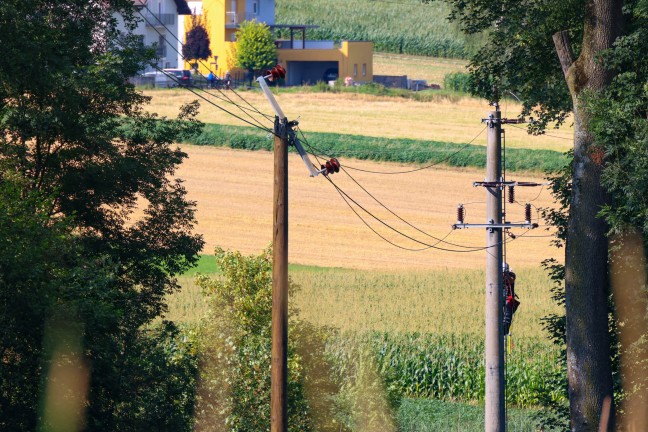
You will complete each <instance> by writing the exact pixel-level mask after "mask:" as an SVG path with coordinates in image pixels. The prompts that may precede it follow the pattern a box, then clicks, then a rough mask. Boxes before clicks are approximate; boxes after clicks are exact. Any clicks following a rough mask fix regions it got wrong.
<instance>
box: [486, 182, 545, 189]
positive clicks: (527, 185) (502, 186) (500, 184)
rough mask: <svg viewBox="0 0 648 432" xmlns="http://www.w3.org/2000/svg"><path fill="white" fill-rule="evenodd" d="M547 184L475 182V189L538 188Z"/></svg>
mask: <svg viewBox="0 0 648 432" xmlns="http://www.w3.org/2000/svg"><path fill="white" fill-rule="evenodd" d="M547 185H549V183H548V182H546V183H537V182H526V181H494V182H492V181H476V182H473V187H478V186H482V187H487V188H497V187H498V188H500V189H501V188H504V187H506V186H519V187H537V186H547Z"/></svg>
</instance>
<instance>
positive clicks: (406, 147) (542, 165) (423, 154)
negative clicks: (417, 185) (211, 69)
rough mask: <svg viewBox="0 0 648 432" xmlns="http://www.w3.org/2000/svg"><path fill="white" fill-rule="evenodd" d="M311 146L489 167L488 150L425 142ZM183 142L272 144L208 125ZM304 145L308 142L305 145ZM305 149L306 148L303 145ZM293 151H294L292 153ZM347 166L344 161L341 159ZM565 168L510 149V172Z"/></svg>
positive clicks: (542, 155) (342, 140)
mask: <svg viewBox="0 0 648 432" xmlns="http://www.w3.org/2000/svg"><path fill="white" fill-rule="evenodd" d="M307 138H308V143H309V144H310V145H311V146H312V147H313V148H315V149H317V151H316V152H318V153H326V154H328V155H331V156H335V157H338V158H344V157H350V158H356V159H366V160H376V161H388V162H402V163H418V164H431V163H435V162H441V163H443V164H445V165H449V166H459V167H468V166H470V167H479V168H483V167H484V166H485V163H486V148H485V147H484V146H478V145H467V144H454V143H445V142H438V141H423V140H414V139H406V138H379V137H368V136H361V135H341V134H334V133H323V132H309V133H308V134H307ZM183 141H184V142H187V143H189V144H197V145H214V146H225V147H230V148H235V149H244V150H272V140H270V139H267V137H266V136H265V134H263V133H262V132H260V131H258V130H257V129H253V128H250V127H242V126H222V125H217V124H209V125H206V126H205V128H204V130H203V132H202V133H201V134H200V135H197V136H184V138H183ZM304 143H305V142H304ZM304 145H305V144H304ZM291 151H294V150H292V149H291ZM340 160H341V162H342V165H344V159H340ZM564 164H565V156H564V155H562V154H561V153H559V152H556V151H551V150H527V149H515V148H511V149H507V150H506V169H507V170H508V171H540V170H553V169H557V168H558V167H560V166H563V165H564Z"/></svg>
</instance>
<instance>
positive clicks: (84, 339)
mask: <svg viewBox="0 0 648 432" xmlns="http://www.w3.org/2000/svg"><path fill="white" fill-rule="evenodd" d="M117 17H119V18H117ZM0 23H2V24H0V44H1V45H2V47H3V52H4V55H3V56H2V57H1V58H0V131H1V133H0V187H1V189H2V193H0V207H1V208H2V210H3V218H2V220H0V230H1V231H2V234H3V235H4V234H7V236H6V237H3V238H6V239H8V240H10V242H2V250H0V269H1V270H2V275H1V276H0V297H1V298H2V299H3V303H2V304H3V307H2V308H0V323H1V324H2V327H3V329H4V330H3V331H4V332H5V333H4V334H3V344H2V350H3V355H2V359H3V361H2V362H0V376H1V377H2V381H0V385H1V386H2V388H1V389H0V395H2V396H1V397H2V398H3V399H2V401H0V402H1V403H0V406H2V408H1V409H2V421H3V422H10V423H11V425H12V426H11V427H9V426H8V427H7V428H8V430H34V429H36V427H35V424H36V423H37V422H38V396H39V392H38V391H34V389H37V388H39V387H40V384H41V382H45V377H46V376H47V370H48V368H49V367H50V366H52V364H51V362H52V360H51V359H50V358H49V357H48V356H47V352H46V350H45V349H44V348H43V347H42V346H41V341H42V340H43V339H44V334H45V328H46V323H47V322H50V321H51V319H52V317H61V319H64V320H68V321H70V322H73V323H77V324H75V326H76V327H78V328H80V329H81V330H80V337H81V341H80V343H81V344H82V352H83V353H84V356H85V360H86V361H87V363H88V364H89V365H90V370H91V371H92V373H91V376H90V381H89V390H88V393H87V399H88V405H87V410H86V416H87V418H86V425H87V427H88V428H89V429H91V430H94V429H96V430H137V428H136V427H134V428H133V429H129V426H127V425H125V424H124V422H123V418H124V417H120V412H119V407H120V406H122V405H121V404H122V403H123V402H125V400H127V399H129V398H130V397H131V396H132V395H133V394H134V393H135V392H144V391H146V384H145V383H146V382H153V381H151V380H149V379H148V378H146V377H145V375H140V376H139V377H138V378H137V379H132V380H130V379H129V380H124V379H123V378H122V377H123V374H124V371H125V370H126V369H128V368H129V366H128V365H129V364H132V361H133V359H132V358H129V356H131V355H133V356H138V355H140V354H142V353H143V351H142V344H141V343H139V342H138V340H139V338H140V336H141V328H142V327H143V326H145V325H147V324H149V323H150V322H151V321H152V320H153V319H154V318H156V317H157V316H159V315H160V314H161V313H163V312H164V310H165V302H164V297H165V295H166V294H168V293H170V292H173V291H174V290H176V289H177V288H178V286H177V283H176V281H175V279H174V275H176V274H178V273H180V272H182V271H184V270H185V269H186V268H188V267H189V266H190V265H192V263H194V262H195V260H196V254H197V252H198V251H200V249H201V247H202V244H203V242H202V239H201V238H200V236H198V235H196V234H193V233H192V232H191V231H192V228H193V225H194V223H195V218H194V208H193V203H192V202H191V201H189V200H188V199H187V198H186V191H185V189H184V187H183V185H182V182H181V181H179V180H176V179H174V173H175V170H176V168H177V166H178V165H179V164H180V163H181V162H182V160H183V159H184V158H185V157H186V156H187V155H186V154H185V153H184V152H183V151H182V150H180V149H179V148H175V147H174V146H173V143H174V142H176V140H177V139H178V138H179V137H180V136H181V135H182V134H185V133H195V132H196V131H197V130H198V129H199V128H200V127H201V124H200V123H198V122H197V121H196V120H195V115H196V112H197V104H190V105H188V106H185V107H183V108H182V109H181V110H180V114H179V116H178V118H177V119H174V120H169V121H160V120H161V119H160V118H158V117H157V116H156V115H153V114H149V113H147V112H145V111H144V110H143V105H144V104H146V103H147V101H148V98H147V97H145V96H143V95H142V94H141V93H139V92H138V91H136V90H135V88H134V87H133V86H132V85H130V84H128V82H127V80H128V78H129V77H131V76H134V75H136V74H137V73H138V71H141V70H143V69H144V67H145V65H146V64H147V63H148V62H149V61H151V60H152V59H153V58H154V55H155V52H154V50H151V49H148V48H146V47H144V46H143V45H142V43H141V40H140V38H139V37H137V36H136V35H133V34H131V33H129V32H128V29H133V28H135V26H136V24H137V23H136V20H135V18H134V15H133V3H132V1H131V0H105V1H87V0H66V1H64V2H62V1H54V0H33V1H29V2H26V1H22V0H6V1H3V2H1V3H0ZM120 23H124V24H123V27H122V28H124V27H125V28H126V31H120V30H119V28H120V27H119V24H120ZM4 210H6V211H7V213H6V215H13V216H9V217H4V216H5V212H4ZM9 234H10V235H9ZM4 300H6V301H7V303H4ZM5 305H7V307H5ZM140 371H141V372H142V374H145V373H146V371H147V370H146V369H145V368H142V369H140ZM148 371H149V372H150V369H149V370H148ZM21 376H22V377H23V378H22V381H21V378H20V377H21ZM24 377H28V378H24ZM25 380H27V381H29V385H23V384H24V383H25ZM148 408H151V407H150V406H149V407H148ZM162 414H163V413H160V412H157V413H155V412H153V411H146V410H145V412H144V413H143V414H142V416H144V417H146V418H147V421H149V422H151V423H150V424H149V426H150V427H148V428H149V429H151V428H152V429H156V428H157V427H156V426H155V425H156V424H158V423H156V422H158V421H160V422H162V421H163V419H161V418H160V417H159V416H160V415H162ZM156 415H157V416H158V417H157V418H156V417H155V416H156ZM120 422H121V423H120ZM6 424H9V423H5V424H1V425H0V428H2V429H5V427H4V426H5V425H6ZM118 424H120V425H121V426H118ZM139 430H141V429H139Z"/></svg>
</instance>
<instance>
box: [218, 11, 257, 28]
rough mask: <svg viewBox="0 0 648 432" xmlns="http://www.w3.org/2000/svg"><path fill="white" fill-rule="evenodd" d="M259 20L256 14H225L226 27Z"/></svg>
mask: <svg viewBox="0 0 648 432" xmlns="http://www.w3.org/2000/svg"><path fill="white" fill-rule="evenodd" d="M258 18H259V14H258V13H254V12H245V15H242V14H239V13H236V12H225V25H228V26H236V25H239V24H241V23H242V22H243V19H245V21H252V20H255V19H258Z"/></svg>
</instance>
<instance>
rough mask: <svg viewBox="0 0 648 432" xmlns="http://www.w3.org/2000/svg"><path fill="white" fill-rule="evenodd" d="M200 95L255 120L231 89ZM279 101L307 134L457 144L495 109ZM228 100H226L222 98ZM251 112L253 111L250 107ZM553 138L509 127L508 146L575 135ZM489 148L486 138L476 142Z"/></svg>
mask: <svg viewBox="0 0 648 432" xmlns="http://www.w3.org/2000/svg"><path fill="white" fill-rule="evenodd" d="M197 92H198V94H199V95H201V96H203V97H205V98H207V99H209V100H211V101H212V102H214V103H216V104H218V105H220V106H222V107H223V108H226V109H228V110H230V111H231V112H232V113H234V114H236V115H238V116H241V117H243V118H244V119H246V120H247V121H250V122H252V121H253V120H251V119H250V117H248V115H247V114H246V113H247V112H250V110H251V109H248V110H247V111H241V110H239V109H238V108H236V107H235V106H233V105H232V104H231V103H230V102H229V101H228V100H227V99H225V98H226V97H228V98H231V99H232V101H233V102H236V103H237V104H240V105H244V106H247V105H246V104H245V102H243V101H242V100H241V99H239V98H238V96H237V95H235V94H234V93H233V92H231V91H223V92H222V93H219V92H218V91H216V90H214V91H211V92H212V93H214V94H215V95H216V96H218V97H219V98H220V99H218V98H216V97H214V96H211V95H210V94H208V93H205V92H201V91H200V90H197ZM144 94H146V95H148V96H152V101H151V105H149V106H148V108H147V110H148V111H150V112H155V113H158V114H160V115H163V116H167V117H175V116H176V115H177V114H178V107H179V106H180V105H182V104H183V103H188V102H190V101H192V100H199V101H200V105H201V107H200V115H199V119H200V120H202V121H204V122H206V123H218V124H233V125H245V123H243V122H242V121H241V120H239V119H237V118H235V117H233V116H231V115H230V114H228V113H226V112H224V111H222V110H220V109H218V108H216V107H214V106H213V105H211V104H209V103H207V102H205V101H204V100H202V99H200V98H198V97H197V96H196V95H194V94H192V93H190V92H188V91H187V90H184V89H170V90H148V91H145V92H144ZM238 94H240V95H241V96H242V97H244V98H245V100H246V101H248V102H250V103H251V104H252V105H253V106H254V107H256V108H259V109H260V111H262V112H264V113H265V114H271V109H270V106H269V104H268V102H267V100H266V99H265V97H264V96H263V95H262V94H261V93H260V92H259V91H242V92H238ZM276 98H277V101H278V102H279V104H280V105H281V107H282V109H283V111H284V112H285V113H286V115H287V116H288V118H289V119H291V120H292V119H298V120H299V124H300V127H301V128H302V129H303V130H304V131H306V132H335V133H339V134H352V135H353V134H355V135H366V136H373V137H386V138H412V139H423V140H431V141H443V142H453V143H461V144H463V143H467V142H470V141H471V140H473V139H474V138H475V136H476V135H477V134H478V133H479V131H480V130H482V129H483V125H482V124H481V119H482V118H484V117H486V115H487V113H488V112H489V111H491V110H492V109H493V108H492V107H490V106H488V104H487V103H486V101H484V100H480V99H475V98H468V97H456V98H455V100H450V99H448V98H443V97H439V99H438V100H436V101H434V102H418V101H414V100H411V99H402V98H396V97H379V96H372V95H365V94H357V93H310V92H304V93H279V94H278V95H277V96H276ZM223 99H225V100H223ZM248 108H249V107H248ZM501 109H502V116H503V117H507V116H508V117H511V118H515V117H516V116H517V115H518V113H519V112H520V105H519V104H515V103H512V102H502V107H501ZM253 114H255V118H257V119H258V120H259V121H261V122H263V125H264V126H265V127H269V128H272V123H271V122H269V121H268V120H267V119H264V118H262V117H261V116H260V115H258V114H257V113H254V112H253ZM550 134H551V135H552V136H529V135H528V134H527V133H526V131H525V130H524V127H523V126H522V125H521V126H515V125H510V127H507V128H506V144H507V145H508V146H509V147H518V148H528V149H548V150H556V151H561V152H562V151H566V150H568V149H569V148H570V147H571V146H572V141H570V140H571V139H572V138H573V131H572V129H571V128H569V127H568V125H567V126H564V127H563V128H561V129H560V130H552V131H550ZM474 144H477V145H486V139H485V137H482V139H478V140H475V141H474Z"/></svg>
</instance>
